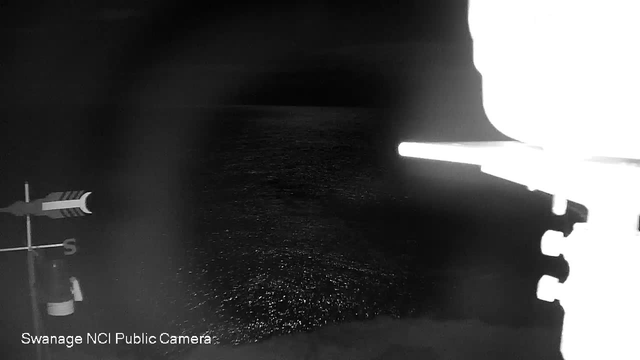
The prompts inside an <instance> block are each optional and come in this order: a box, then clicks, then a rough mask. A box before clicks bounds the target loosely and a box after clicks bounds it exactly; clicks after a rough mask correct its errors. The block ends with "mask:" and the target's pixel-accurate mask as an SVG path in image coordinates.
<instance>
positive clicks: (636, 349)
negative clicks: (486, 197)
mask: <svg viewBox="0 0 640 360" xmlns="http://www.w3.org/2000/svg"><path fill="white" fill-rule="evenodd" d="M639 10H640V4H636V2H634V1H620V0H614V1H608V2H596V1H590V0H588V1H577V0H572V1H567V0H559V1H551V0H542V1H523V0H470V6H469V26H470V31H471V35H472V38H473V42H474V45H473V46H474V49H473V50H474V63H475V65H476V68H477V69H478V71H479V72H480V73H481V74H482V82H483V84H482V89H483V99H484V108H485V112H486V114H487V117H488V118H489V120H490V121H491V123H492V124H493V125H494V126H495V127H496V128H497V129H498V130H499V131H500V132H502V133H503V134H505V135H507V136H509V137H511V138H513V139H515V140H517V141H512V142H478V143H456V144H453V143H402V144H400V146H399V148H398V151H399V153H400V155H402V156H410V157H417V158H424V159H430V160H441V161H452V162H459V163H465V164H473V165H479V166H480V167H481V170H482V171H483V172H485V173H487V174H490V175H494V176H497V177H500V178H504V179H507V180H509V181H513V182H516V183H519V184H522V185H525V186H527V187H528V188H529V189H531V190H540V191H543V192H546V193H549V194H551V195H553V198H554V202H553V206H552V210H553V212H554V213H555V214H558V215H562V214H563V213H564V211H566V201H567V200H571V201H574V202H577V203H581V204H583V205H585V206H586V207H587V209H588V211H589V215H588V218H587V222H586V223H583V224H576V226H575V228H574V231H573V232H572V233H571V234H570V235H569V236H568V237H566V238H565V237H564V236H563V235H562V234H561V233H557V232H553V231H549V232H547V233H546V234H545V235H544V236H543V239H542V241H541V251H542V253H543V254H545V255H548V256H559V255H562V256H564V258H565V259H566V260H567V262H568V263H569V266H570V274H569V277H568V279H567V280H566V281H565V282H564V283H559V281H558V279H555V278H552V277H550V276H547V275H545V276H543V277H542V279H540V282H539V284H538V298H540V299H541V300H544V301H555V300H559V303H560V305H561V306H562V307H563V309H564V312H565V316H564V323H563V329H562V341H561V351H562V354H563V356H564V358H565V359H566V360H586V359H616V360H625V359H640V346H637V344H636V341H637V339H636V330H635V325H636V324H639V323H640V288H638V286H637V285H636V281H635V280H636V276H637V275H639V274H640V259H638V257H639V256H640V238H639V233H638V216H639V215H640V142H639V141H638V140H637V138H638V137H639V136H640V134H639V133H638V131H637V130H640V107H638V106H637V105H636V102H637V101H638V100H637V99H639V98H640V86H639V85H638V84H640V66H638V64H640V50H638V48H637V46H635V45H634V44H636V43H637V42H638V41H637V39H636V37H637V35H638V34H640V22H639V21H637V20H636V19H637V17H638V15H640V11H639Z"/></svg>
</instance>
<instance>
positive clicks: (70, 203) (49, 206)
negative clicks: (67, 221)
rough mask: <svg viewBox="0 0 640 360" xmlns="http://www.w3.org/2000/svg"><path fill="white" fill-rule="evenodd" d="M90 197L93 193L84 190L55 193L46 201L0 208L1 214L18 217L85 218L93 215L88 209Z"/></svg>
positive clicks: (20, 202) (40, 200)
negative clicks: (87, 215)
mask: <svg viewBox="0 0 640 360" xmlns="http://www.w3.org/2000/svg"><path fill="white" fill-rule="evenodd" d="M89 195H91V192H85V191H84V190H80V191H65V192H54V193H50V194H49V195H47V196H46V197H45V198H44V199H38V200H34V201H30V202H24V201H16V202H15V203H13V204H11V205H10V206H7V207H5V208H0V212H4V213H10V214H13V215H16V216H25V215H35V216H48V217H50V218H52V219H62V218H68V217H76V216H84V215H85V214H91V211H89V209H88V208H87V198H88V197H89Z"/></svg>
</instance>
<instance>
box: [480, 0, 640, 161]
mask: <svg viewBox="0 0 640 360" xmlns="http://www.w3.org/2000/svg"><path fill="white" fill-rule="evenodd" d="M639 17H640V3H639V2H637V1H629V0H612V1H593V0H586V1H585V0H570V1H567V0H563V1H559V0H529V1H523V0H470V4H469V28H470V31H471V36H472V38H473V58H474V63H475V65H476V68H477V69H478V71H479V72H480V73H481V74H482V87H483V98H484V100H483V101H484V108H485V112H486V114H487V117H488V118H489V120H490V121H491V123H492V124H493V125H494V126H495V127H496V128H497V129H498V130H499V131H501V132H502V133H504V134H505V135H507V136H509V137H511V138H513V139H516V140H519V141H522V142H526V143H528V144H532V145H537V146H541V147H544V148H546V149H553V150H555V151H561V150H562V149H569V148H570V150H571V151H572V152H579V153H582V154H586V155H589V156H610V157H625V158H640V141H638V138H639V136H640V132H639V131H638V130H640V106H638V105H637V103H638V100H639V99H640V47H638V43H640V38H639V35H640V21H638V18H639Z"/></svg>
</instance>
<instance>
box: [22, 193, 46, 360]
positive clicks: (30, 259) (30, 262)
mask: <svg viewBox="0 0 640 360" xmlns="http://www.w3.org/2000/svg"><path fill="white" fill-rule="evenodd" d="M24 200H25V202H27V203H28V202H29V183H28V182H26V181H25V183H24ZM27 250H28V251H27V266H28V267H27V269H28V271H29V290H30V293H31V315H32V317H33V329H34V331H35V335H36V336H38V337H40V336H41V335H42V331H41V324H40V310H39V309H38V298H37V295H36V271H35V258H34V257H35V256H36V254H35V252H34V251H33V246H32V244H31V215H27ZM36 352H37V354H38V360H42V345H41V344H37V345H36Z"/></svg>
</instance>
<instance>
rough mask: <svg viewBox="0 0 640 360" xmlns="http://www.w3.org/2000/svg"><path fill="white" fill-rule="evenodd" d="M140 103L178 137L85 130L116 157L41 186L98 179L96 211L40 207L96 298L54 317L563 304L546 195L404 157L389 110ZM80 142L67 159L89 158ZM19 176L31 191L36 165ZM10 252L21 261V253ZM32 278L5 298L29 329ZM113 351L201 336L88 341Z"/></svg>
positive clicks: (425, 312)
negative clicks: (550, 258)
mask: <svg viewBox="0 0 640 360" xmlns="http://www.w3.org/2000/svg"><path fill="white" fill-rule="evenodd" d="M129 116H132V115H129ZM135 116H138V117H151V118H154V119H153V120H154V121H156V122H155V123H154V122H151V123H146V124H147V125H146V126H150V127H151V129H157V132H158V133H162V135H158V134H157V133H156V132H154V131H142V130H135V129H133V130H131V128H128V129H129V130H128V131H132V132H133V134H134V135H131V137H132V138H131V139H130V138H127V136H124V135H122V136H121V138H120V141H121V143H113V144H111V145H109V146H108V147H106V150H105V146H104V145H101V146H97V145H95V146H93V147H91V146H90V144H89V145H87V146H88V148H89V149H91V150H90V154H91V156H95V157H96V158H97V159H102V160H101V161H103V163H102V165H96V168H98V169H100V170H96V171H89V170H87V171H86V172H85V173H84V174H82V172H81V171H77V169H76V170H74V171H75V172H74V174H78V175H77V177H75V178H73V177H72V176H66V177H65V176H64V174H57V175H51V176H49V177H47V179H46V180H39V181H36V182H35V185H34V187H35V189H37V190H34V191H38V196H40V195H42V196H44V195H46V193H47V192H49V191H60V190H72V189H61V188H60V187H65V186H66V187H68V186H72V187H78V186H81V187H86V190H93V191H94V193H95V195H94V196H95V199H94V202H93V204H91V206H92V209H93V211H94V214H93V215H91V216H90V217H87V218H84V219H71V220H62V221H60V222H52V221H50V220H48V219H35V220H34V227H36V231H35V234H34V236H41V237H40V238H42V237H43V235H45V234H46V237H49V238H52V239H57V238H62V237H71V236H73V237H76V238H78V241H79V246H80V251H79V252H78V254H76V255H73V258H71V259H68V261H69V265H70V268H71V270H72V271H73V272H74V274H75V275H76V276H77V277H78V278H79V279H80V280H81V282H82V285H83V289H84V290H85V294H86V301H85V302H83V303H81V304H78V307H77V311H76V314H74V315H73V316H71V317H68V318H61V319H52V318H47V320H46V321H47V326H48V329H49V330H50V331H52V332H57V333H61V334H62V333H64V334H75V333H80V334H85V333H86V332H109V331H114V332H115V331H119V332H127V333H133V332H136V333H142V332H144V333H147V334H158V333H160V332H162V331H166V332H169V333H170V334H175V335H200V334H207V335H211V336H213V337H214V338H215V339H216V341H217V343H227V344H228V343H231V344H243V343H250V342H256V341H260V340H261V339H265V338H268V337H270V336H276V335H280V334H288V333H293V332H301V331H308V330H313V329H317V328H318V327H320V326H323V325H325V324H328V323H335V322H344V321H356V320H365V319H369V318H373V317H375V316H377V315H383V314H384V315H391V316H393V317H410V316H433V317H444V318H471V317H475V318H480V319H483V320H485V321H487V322H496V323H507V324H513V325H519V326H531V325H540V324H546V323H551V322H553V321H554V320H553V319H555V318H554V316H555V313H552V312H550V311H549V310H548V308H544V305H541V304H539V303H538V302H537V300H536V299H535V282H536V281H537V279H538V278H539V276H540V275H541V273H540V269H541V268H542V267H544V266H545V264H544V263H542V262H543V260H541V259H540V258H539V257H538V253H539V250H538V248H537V246H538V243H537V241H539V236H540V235H541V234H542V232H543V231H544V230H545V226H547V225H548V224H547V223H546V222H545V221H547V220H548V219H547V218H545V217H544V215H541V214H544V213H545V210H546V209H545V208H544V206H546V205H545V204H546V203H545V200H544V199H542V200H541V199H540V198H538V197H535V196H532V195H529V193H526V192H524V191H523V192H519V190H517V189H516V188H515V187H514V186H512V185H504V186H505V187H504V188H502V187H501V186H502V185H500V184H499V185H496V184H495V183H492V182H491V181H492V180H487V179H486V178H485V177H483V175H481V174H480V172H479V170H478V169H460V168H456V167H454V166H450V165H439V164H436V165H424V163H421V162H416V161H408V160H406V159H400V158H399V157H398V156H397V154H396V153H395V146H396V145H397V143H396V141H397V139H396V137H397V136H399V135H398V133H394V132H393V130H392V129H393V128H392V127H391V126H389V125H388V123H385V122H384V121H383V120H384V119H382V118H383V115H381V112H380V111H378V110H364V109H348V108H250V107H244V108H225V109H218V110H215V111H210V110H207V111H196V110H193V109H192V110H189V111H188V112H187V111H184V112H180V111H178V110H172V111H164V112H163V111H158V112H156V113H153V114H137V115H135ZM163 117H164V118H163ZM181 117H182V121H184V122H185V126H191V127H193V125H187V123H186V122H188V121H197V122H198V124H200V125H198V127H197V131H196V132H191V133H190V135H189V136H188V137H187V140H184V139H183V140H181V141H173V140H172V139H173V138H171V136H169V135H166V134H167V132H168V133H169V134H170V133H171V132H172V131H175V132H176V134H178V133H179V131H178V130H179V129H180V128H181V127H180V125H179V124H180V123H179V121H178V122H177V123H176V122H173V123H172V124H171V125H166V126H165V125H161V123H162V124H164V123H163V122H164V121H167V120H173V121H175V120H176V119H180V118H181ZM194 119H195V120H194ZM154 124H156V125H155V126H154ZM176 124H177V125H176ZM167 129H169V130H167ZM147 133H150V134H151V135H148V136H149V137H148V138H145V137H144V136H142V135H140V134H147ZM93 136H95V134H94V135H93ZM176 136H178V135H176ZM131 144H137V145H131ZM120 146H122V147H123V148H125V149H126V150H123V149H120V150H118V147H120ZM100 149H102V150H100ZM67 150H68V149H67ZM76 150H77V151H78V154H81V151H79V149H76ZM101 151H103V152H105V153H106V155H104V154H103V155H102V156H98V155H97V154H99V153H100V152H101ZM49 156H53V157H54V159H55V156H58V155H49ZM63 156H64V154H61V155H59V157H60V158H62V157H63ZM78 156H79V158H78V159H77V160H76V161H77V162H76V163H66V165H68V166H69V167H71V165H72V164H73V165H77V166H80V165H78V164H88V163H91V161H90V160H91V159H89V158H82V155H78ZM35 158H36V157H34V156H32V157H29V159H32V160H33V159H35ZM104 159H109V160H104ZM116 160H117V161H116ZM33 161H35V160H33ZM47 163H48V164H51V163H52V160H51V161H48V162H47ZM57 164H59V165H60V166H61V168H63V169H64V165H65V163H64V162H58V163H57ZM429 166H431V167H429ZM48 170H50V169H46V168H44V169H43V170H42V171H43V172H46V171H48ZM87 172H88V173H89V174H87ZM18 173H19V172H18ZM70 178H73V180H69V179H70ZM63 179H64V180H63ZM10 180H11V181H14V182H15V184H14V185H15V188H16V190H17V191H14V192H13V193H15V196H20V190H21V183H19V182H17V181H20V180H19V179H13V178H11V179H10ZM4 182H5V183H3V185H5V186H9V184H8V180H7V179H5V181H4ZM89 187H92V188H91V189H89ZM44 189H46V190H44ZM504 189H506V190H504ZM73 190H75V189H73ZM13 193H12V194H8V195H7V194H5V195H4V196H3V200H9V199H11V198H12V196H13ZM15 196H13V197H15ZM38 196H36V197H38ZM16 200H17V199H16ZM532 218H536V219H538V220H537V222H532V221H530V220H531V219H532ZM63 221H65V222H64V223H63ZM3 226H5V229H7V233H8V234H14V236H15V237H17V238H20V237H21V236H23V232H24V229H23V227H24V224H23V223H22V222H21V221H18V220H15V219H5V218H3ZM52 241H53V240H52ZM44 254H45V256H48V257H55V256H58V255H57V254H56V253H55V252H53V251H51V252H47V253H44ZM18 258H19V259H18ZM2 264H3V267H5V266H6V269H9V268H10V267H11V268H14V269H22V268H24V259H23V255H19V256H16V257H14V258H12V259H9V260H7V261H6V262H3V263H2ZM15 274H16V276H15V278H13V280H12V281H14V282H16V284H22V285H25V283H26V280H25V281H23V280H24V278H22V276H23V275H24V274H22V273H20V271H16V272H15ZM5 277H6V276H5ZM3 281H5V283H7V281H9V280H6V279H5V280H3ZM21 281H22V282H21ZM16 294H17V295H16V299H20V300H11V299H8V297H6V298H5V301H6V302H8V304H9V305H7V306H12V307H13V308H15V309H16V310H15V312H14V315H12V316H10V318H9V319H10V320H9V321H7V324H11V325H13V324H18V323H20V324H22V325H20V326H23V328H26V329H28V328H29V326H30V322H29V321H28V320H27V319H29V315H28V314H29V313H28V311H29V308H28V305H27V304H28V302H27V300H26V299H28V297H27V289H26V286H23V287H21V288H20V289H19V290H18V291H16ZM23 320H24V321H23ZM8 326H10V325H7V327H8ZM5 332H7V336H9V337H12V336H13V337H15V336H19V333H18V332H17V330H16V328H11V329H5ZM7 342H8V343H10V344H9V345H11V344H13V345H14V346H13V349H14V350H13V351H24V349H17V348H16V347H15V342H16V341H7ZM107 350H108V351H120V352H124V353H128V352H137V353H144V354H146V355H148V356H159V355H162V356H168V357H176V356H179V355H180V354H181V353H184V351H186V350H188V348H186V347H184V346H168V345H158V346H126V345H123V346H112V347H110V348H109V349H105V348H100V347H96V346H93V347H89V346H87V347H86V351H88V352H99V351H107ZM152 354H155V355H152Z"/></svg>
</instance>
